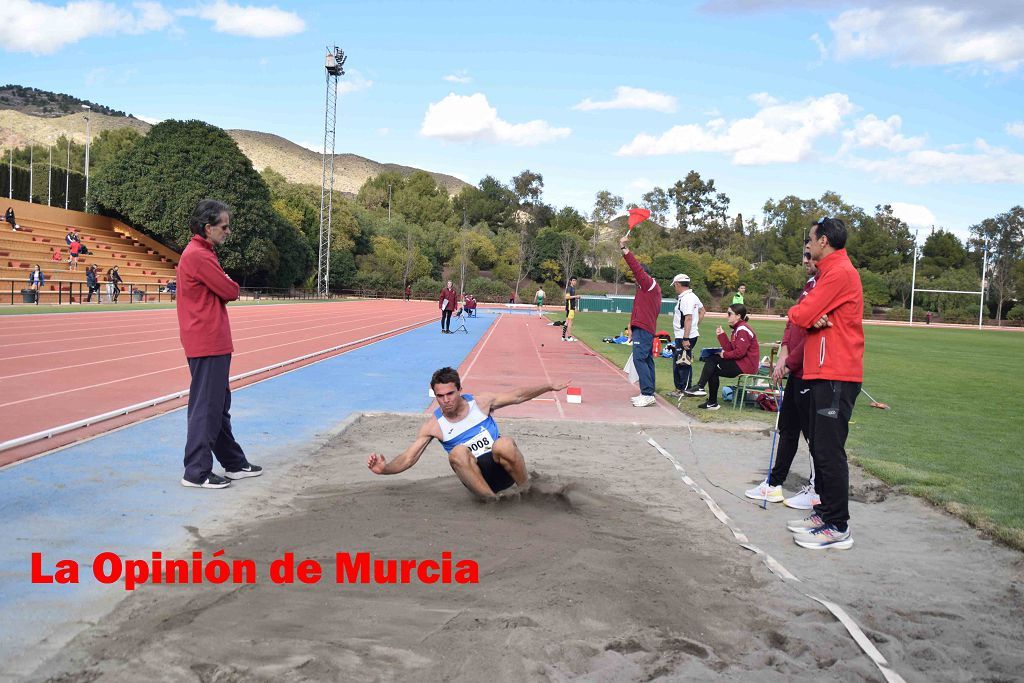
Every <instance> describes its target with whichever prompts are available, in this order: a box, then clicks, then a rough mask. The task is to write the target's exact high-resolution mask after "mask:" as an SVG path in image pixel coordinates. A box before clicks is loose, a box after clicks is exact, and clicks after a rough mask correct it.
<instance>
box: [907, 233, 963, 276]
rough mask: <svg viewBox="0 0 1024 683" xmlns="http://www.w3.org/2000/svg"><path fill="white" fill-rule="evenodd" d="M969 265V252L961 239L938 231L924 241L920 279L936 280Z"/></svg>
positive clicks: (918, 272) (919, 265)
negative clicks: (946, 273) (943, 274)
mask: <svg viewBox="0 0 1024 683" xmlns="http://www.w3.org/2000/svg"><path fill="white" fill-rule="evenodd" d="M966 265H967V250H966V249H965V248H964V245H963V243H962V242H961V241H960V238H959V237H957V236H956V235H954V234H953V233H951V232H947V231H945V230H936V231H933V232H932V234H930V235H928V237H927V238H926V239H925V241H924V246H923V247H921V258H920V260H919V261H918V262H917V274H918V276H919V277H925V278H935V277H939V276H940V275H941V274H942V273H944V272H946V271H948V270H958V269H960V268H963V267H964V266H966Z"/></svg>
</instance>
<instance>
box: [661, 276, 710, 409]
mask: <svg viewBox="0 0 1024 683" xmlns="http://www.w3.org/2000/svg"><path fill="white" fill-rule="evenodd" d="M672 286H673V287H675V289H676V307H675V310H674V311H673V312H672V331H673V333H674V336H675V343H674V344H673V347H674V350H673V351H672V359H673V360H674V361H675V362H674V363H673V365H672V381H673V382H674V383H675V387H676V390H675V391H674V392H672V393H671V394H669V396H672V397H673V398H679V397H680V396H681V395H682V393H683V392H684V391H686V390H687V389H689V388H690V380H691V378H692V376H693V374H692V373H693V350H694V349H695V348H696V347H697V337H698V336H699V334H700V333H699V331H698V329H697V326H698V324H699V323H700V321H701V320H703V319H704V304H702V303H701V302H700V299H699V298H698V297H697V295H696V294H694V293H693V290H692V289H690V276H688V275H686V274H684V273H680V274H679V275H676V276H675V277H674V278H672Z"/></svg>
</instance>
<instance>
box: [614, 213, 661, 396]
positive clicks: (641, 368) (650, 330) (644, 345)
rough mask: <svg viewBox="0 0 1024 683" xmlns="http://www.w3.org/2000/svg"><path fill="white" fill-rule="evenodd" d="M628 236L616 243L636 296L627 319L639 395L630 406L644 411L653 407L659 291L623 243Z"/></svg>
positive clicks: (645, 269) (644, 268)
mask: <svg viewBox="0 0 1024 683" xmlns="http://www.w3.org/2000/svg"><path fill="white" fill-rule="evenodd" d="M627 242H629V233H627V234H626V235H625V236H623V237H622V238H621V239H620V240H619V248H620V249H621V250H622V258H624V259H625V260H626V264H627V265H628V266H629V269H630V270H632V271H633V279H635V280H636V294H634V295H633V313H632V315H630V317H629V327H630V330H632V334H631V339H632V342H633V366H634V367H636V374H637V375H639V376H640V395H639V396H634V397H633V405H634V406H636V407H637V408H646V407H647V406H653V405H654V404H655V403H656V399H655V398H654V331H655V330H656V329H657V325H658V313H660V312H661V287H659V286H658V283H657V282H656V281H655V280H654V278H652V277H651V274H650V272H649V271H648V269H647V266H642V265H640V262H639V261H637V260H636V257H635V256H633V254H632V253H630V251H629V247H627V246H626V243H627Z"/></svg>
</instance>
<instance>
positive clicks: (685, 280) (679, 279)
mask: <svg viewBox="0 0 1024 683" xmlns="http://www.w3.org/2000/svg"><path fill="white" fill-rule="evenodd" d="M677 282H679V283H682V284H684V285H688V284H690V276H689V275H686V274H684V273H679V275H676V276H675V277H674V278H672V284H675V283H677Z"/></svg>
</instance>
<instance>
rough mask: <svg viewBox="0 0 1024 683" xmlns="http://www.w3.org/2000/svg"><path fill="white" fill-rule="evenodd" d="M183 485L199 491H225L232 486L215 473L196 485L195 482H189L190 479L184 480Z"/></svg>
mask: <svg viewBox="0 0 1024 683" xmlns="http://www.w3.org/2000/svg"><path fill="white" fill-rule="evenodd" d="M181 485H182V486H190V487H192V488H197V489H224V488H227V487H228V486H230V485H231V482H230V481H228V480H227V479H225V478H224V477H222V476H220V475H219V474H214V473H213V472H211V473H210V474H209V475H208V476H207V477H206V479H203V480H202V481H201V482H199V483H198V484H197V483H195V482H194V481H189V480H188V479H182V480H181Z"/></svg>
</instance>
